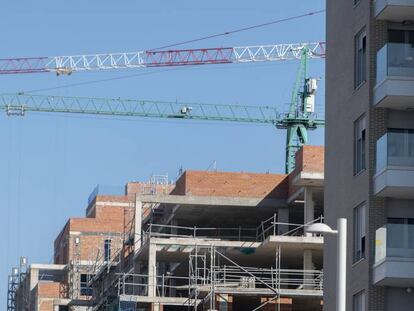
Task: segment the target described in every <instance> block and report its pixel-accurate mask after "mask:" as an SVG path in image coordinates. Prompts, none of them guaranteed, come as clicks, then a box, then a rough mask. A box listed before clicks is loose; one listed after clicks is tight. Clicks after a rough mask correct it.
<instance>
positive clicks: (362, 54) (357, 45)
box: [354, 27, 367, 90]
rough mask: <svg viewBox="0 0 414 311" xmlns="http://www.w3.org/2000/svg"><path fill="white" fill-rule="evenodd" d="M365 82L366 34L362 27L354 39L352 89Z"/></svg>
mask: <svg viewBox="0 0 414 311" xmlns="http://www.w3.org/2000/svg"><path fill="white" fill-rule="evenodd" d="M366 81H367V32H366V29H365V27H363V28H362V29H361V30H360V31H359V32H358V33H357V34H356V35H355V37H354V89H355V90H357V89H358V88H359V87H360V86H361V85H363V84H364V83H365V82H366Z"/></svg>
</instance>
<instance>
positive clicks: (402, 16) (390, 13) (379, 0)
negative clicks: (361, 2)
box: [374, 0, 414, 21]
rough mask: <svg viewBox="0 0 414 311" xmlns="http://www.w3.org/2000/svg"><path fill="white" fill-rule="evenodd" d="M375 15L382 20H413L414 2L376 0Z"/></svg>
mask: <svg viewBox="0 0 414 311" xmlns="http://www.w3.org/2000/svg"><path fill="white" fill-rule="evenodd" d="M374 4H375V17H376V18H377V19H381V20H389V21H403V20H412V18H413V16H414V3H413V2H412V1H411V0H376V1H374Z"/></svg>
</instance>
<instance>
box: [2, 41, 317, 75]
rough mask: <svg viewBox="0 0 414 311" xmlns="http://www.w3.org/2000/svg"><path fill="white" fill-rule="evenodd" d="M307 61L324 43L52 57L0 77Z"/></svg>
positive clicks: (13, 61) (5, 66)
mask: <svg viewBox="0 0 414 311" xmlns="http://www.w3.org/2000/svg"><path fill="white" fill-rule="evenodd" d="M303 49H307V50H308V51H309V53H308V56H309V58H324V57H325V43H324V42H314V43H293V44H292V43H291V44H274V45H257V46H239V47H219V48H202V49H182V50H155V51H138V52H127V53H104V54H88V55H73V56H54V57H28V58H8V59H0V74H19V73H40V72H55V73H57V74H71V73H72V72H74V71H88V70H108V69H125V68H143V67H165V66H186V65H205V64H227V63H248V62H264V61H282V60H295V59H300V58H301V56H302V53H301V52H302V50H303Z"/></svg>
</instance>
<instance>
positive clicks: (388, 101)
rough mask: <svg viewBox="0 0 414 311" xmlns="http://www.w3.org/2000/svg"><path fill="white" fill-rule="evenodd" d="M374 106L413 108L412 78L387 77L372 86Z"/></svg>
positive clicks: (413, 91)
mask: <svg viewBox="0 0 414 311" xmlns="http://www.w3.org/2000/svg"><path fill="white" fill-rule="evenodd" d="M373 104H374V106H375V107H382V108H390V109H401V110H407V109H414V78H406V77H390V76H389V77H387V78H386V79H385V80H383V81H381V82H380V83H378V84H377V85H376V86H375V88H374V100H373Z"/></svg>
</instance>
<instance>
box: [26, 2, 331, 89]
mask: <svg viewBox="0 0 414 311" xmlns="http://www.w3.org/2000/svg"><path fill="white" fill-rule="evenodd" d="M323 12H325V10H318V11H311V12H307V13H304V14H300V15H295V16H290V17H286V18H282V19H277V20H274V21H270V22H266V23H262V24H257V25H253V26H247V27H243V28H238V29H234V30H230V31H226V32H223V33H217V34H213V35H209V36H205V37H200V38H195V39H191V40H187V41H182V42H177V43H173V44H169V45H164V46H160V47H157V48H152V49H149V50H147V52H153V51H157V50H160V49H165V48H170V47H174V46H179V45H184V44H188V43H193V42H199V41H203V40H208V39H212V38H216V37H221V36H227V35H231V34H234V33H238V32H243V31H248V30H252V29H256V28H262V27H266V26H270V25H274V24H279V23H283V22H287V21H292V20H295V19H300V18H304V17H309V16H313V15H317V14H321V13H323ZM189 67H194V66H189ZM184 69H187V68H169V69H163V70H158V71H155V72H154V71H151V72H145V73H139V74H132V75H123V76H119V77H113V78H106V79H97V80H90V81H86V82H79V83H72V84H66V85H60V86H57V87H50V88H43V89H36V90H30V91H24V92H21V93H34V92H40V91H49V90H53V89H62V88H67V87H75V86H82V85H88V84H95V83H100V82H107V81H113V80H121V79H128V78H133V77H139V76H145V75H152V74H157V73H163V72H169V71H179V70H184Z"/></svg>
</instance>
